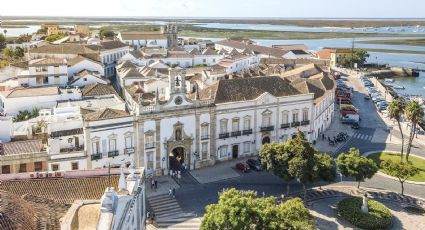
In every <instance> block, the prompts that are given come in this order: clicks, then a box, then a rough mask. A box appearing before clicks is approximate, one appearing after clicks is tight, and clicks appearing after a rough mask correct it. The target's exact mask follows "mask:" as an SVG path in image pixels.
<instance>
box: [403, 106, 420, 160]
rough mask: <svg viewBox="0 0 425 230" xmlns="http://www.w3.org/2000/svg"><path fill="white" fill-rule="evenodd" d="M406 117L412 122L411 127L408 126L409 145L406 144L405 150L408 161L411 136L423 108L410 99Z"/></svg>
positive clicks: (414, 131) (412, 136)
mask: <svg viewBox="0 0 425 230" xmlns="http://www.w3.org/2000/svg"><path fill="white" fill-rule="evenodd" d="M405 113H406V118H407V119H408V120H409V121H410V122H411V123H412V127H411V128H410V136H409V145H407V151H406V160H407V161H409V154H410V150H411V148H412V142H413V138H414V137H415V133H416V127H417V125H418V123H419V121H421V120H422V117H423V116H424V110H423V109H422V108H421V105H419V103H418V102H417V101H412V102H410V103H409V104H408V105H407V106H406V111H405Z"/></svg>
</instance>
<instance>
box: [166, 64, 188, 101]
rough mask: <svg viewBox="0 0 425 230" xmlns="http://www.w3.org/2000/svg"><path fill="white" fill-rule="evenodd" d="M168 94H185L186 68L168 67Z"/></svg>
mask: <svg viewBox="0 0 425 230" xmlns="http://www.w3.org/2000/svg"><path fill="white" fill-rule="evenodd" d="M168 71H169V74H168V81H169V83H168V84H169V88H170V95H173V94H186V92H187V91H186V70H184V69H180V68H174V69H173V68H170V69H168Z"/></svg>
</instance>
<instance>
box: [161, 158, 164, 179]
mask: <svg viewBox="0 0 425 230" xmlns="http://www.w3.org/2000/svg"><path fill="white" fill-rule="evenodd" d="M164 162H165V157H162V159H161V169H162V175H164Z"/></svg>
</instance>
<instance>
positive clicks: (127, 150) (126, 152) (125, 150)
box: [124, 147, 134, 155]
mask: <svg viewBox="0 0 425 230" xmlns="http://www.w3.org/2000/svg"><path fill="white" fill-rule="evenodd" d="M132 153H134V147H131V148H126V149H124V154H128V155H130V154H132Z"/></svg>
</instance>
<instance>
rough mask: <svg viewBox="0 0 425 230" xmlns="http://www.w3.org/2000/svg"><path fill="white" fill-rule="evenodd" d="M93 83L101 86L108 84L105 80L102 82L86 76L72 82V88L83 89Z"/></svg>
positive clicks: (96, 78) (91, 76)
mask: <svg viewBox="0 0 425 230" xmlns="http://www.w3.org/2000/svg"><path fill="white" fill-rule="evenodd" d="M93 83H101V84H105V85H106V84H108V82H106V81H105V80H102V79H100V78H98V77H95V76H93V75H90V74H89V75H86V76H85V77H82V78H79V79H78V80H77V81H75V82H73V83H72V84H71V85H72V86H78V87H84V86H86V85H90V84H93Z"/></svg>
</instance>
